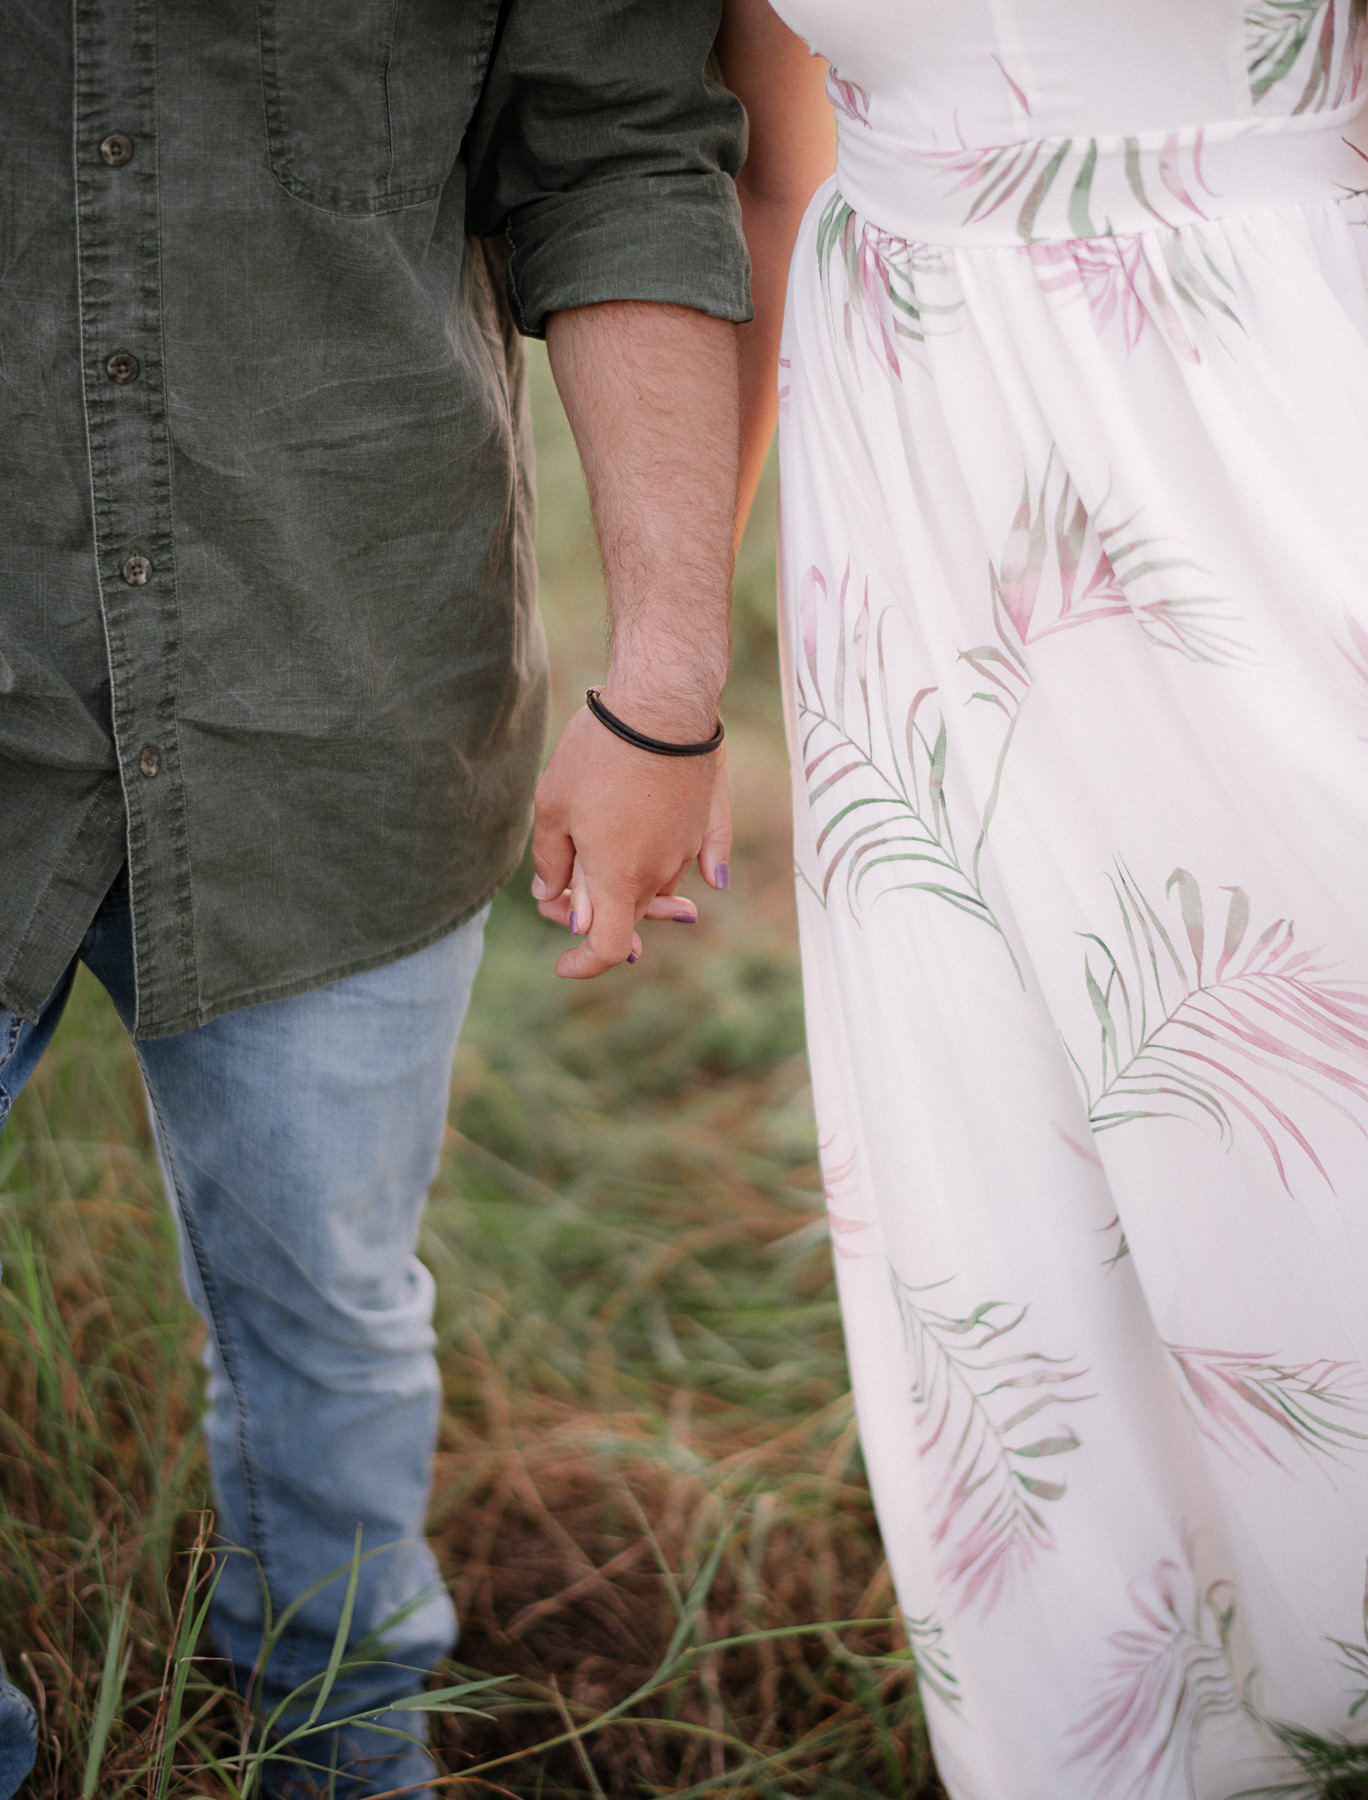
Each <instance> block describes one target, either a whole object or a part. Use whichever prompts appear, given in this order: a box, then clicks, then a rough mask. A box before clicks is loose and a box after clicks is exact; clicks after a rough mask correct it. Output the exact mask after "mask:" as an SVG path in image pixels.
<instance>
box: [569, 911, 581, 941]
mask: <svg viewBox="0 0 1368 1800" xmlns="http://www.w3.org/2000/svg"><path fill="white" fill-rule="evenodd" d="M570 935H571V937H578V936H579V914H578V913H577V912H576V911H575V910H574V908H573V907H572V908H571V909H570Z"/></svg>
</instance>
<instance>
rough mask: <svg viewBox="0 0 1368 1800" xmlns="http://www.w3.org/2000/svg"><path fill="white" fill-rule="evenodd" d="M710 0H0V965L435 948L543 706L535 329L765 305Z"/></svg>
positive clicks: (153, 1006)
mask: <svg viewBox="0 0 1368 1800" xmlns="http://www.w3.org/2000/svg"><path fill="white" fill-rule="evenodd" d="M717 14H718V4H717V0H503V3H502V4H500V0H215V3H214V4H212V5H211V4H209V3H208V0H75V3H74V6H73V5H72V4H67V5H56V4H44V5H33V4H31V0H0V409H2V410H0V496H3V508H0V1005H3V1006H5V1007H8V1008H10V1009H11V1010H12V1011H14V1012H17V1013H19V1014H20V1015H21V1016H23V1017H26V1018H32V1017H34V1016H35V1015H36V1013H37V1011H38V1009H39V1008H40V1007H41V1005H42V1002H43V1001H44V999H45V998H46V996H47V995H48V993H49V992H50V991H51V990H52V988H53V987H54V985H55V984H56V982H57V981H58V979H59V978H60V976H61V973H62V971H63V969H64V968H65V967H66V965H67V963H68V961H69V960H70V958H71V956H72V955H73V954H74V952H75V950H76V948H77V946H78V944H79V942H80V939H81V936H82V934H83V933H84V931H85V929H86V927H87V925H88V924H89V921H90V919H91V917H92V915H93V913H94V911H95V909H96V907H97V906H98V904H99V902H100V899H101V898H102V896H103V894H104V893H105V891H106V890H107V888H108V886H109V884H110V882H111V881H112V879H113V878H114V876H115V875H116V874H117V873H118V870H119V867H120V865H121V864H122V863H123V862H124V860H125V859H126V860H127V863H128V869H129V879H130V883H131V889H132V901H133V920H134V938H135V953H136V959H137V978H138V1031H139V1034H140V1035H143V1036H154V1035H161V1034H165V1033H168V1032H175V1031H182V1030H185V1029H187V1028H189V1027H192V1026H195V1025H198V1024H201V1023H203V1022H204V1021H205V1020H207V1019H210V1018H212V1017H214V1016H215V1015H216V1014H218V1013H221V1012H225V1011H227V1010H228V1009H230V1008H232V1007H238V1006H244V1005H247V1004H249V1003H251V1002H255V1001H262V1000H268V999H274V998H278V997H281V996H283V995H286V994H292V993H298V992H301V991H303V990H305V989H307V988H310V987H313V986H317V985H319V984H321V983H323V982H327V981H332V980H335V979H337V978H338V977H339V976H343V975H347V974H351V973H355V972H357V971H359V970H361V969H365V968H369V967H373V966H376V965H378V964H380V963H383V962H386V961H388V960H390V959H392V958H394V957H396V956H399V955H402V954H404V953H406V952H408V951H411V950H416V949H418V948H420V947H421V946H422V945H424V944H426V943H429V942H431V941H432V940H433V939H435V938H437V937H439V936H440V935H441V934H442V933H443V932H446V931H448V930H450V929H451V928H452V927H453V926H455V925H457V924H459V923H460V921H461V920H462V919H464V918H465V917H467V916H468V915H470V914H471V913H473V912H474V911H475V910H476V909H477V908H478V907H479V906H480V905H481V904H482V903H483V902H484V901H485V900H486V899H487V898H488V896H489V895H490V894H491V893H492V892H493V890H494V889H495V888H496V887H497V886H498V885H499V883H500V882H502V881H503V880H505V879H506V877H507V876H508V874H509V873H510V872H511V869H512V866H513V864H514V863H515V862H516V860H517V857H518V854H519V850H520V847H521V843H522V840H523V837H524V835H525V831H526V825H527V812H528V804H529V798H530V791H531V787H532V782H533V779H534V775H535V771H536V767H537V764H538V761H539V759H540V754H541V749H542V741H543V732H544V688H545V682H544V672H543V657H544V652H543V646H542V638H541V632H540V627H539V625H538V623H537V619H536V614H535V604H534V591H533V589H534V578H533V562H532V540H531V518H532V511H531V508H532V502H531V492H530V480H531V470H530V463H529V455H528V438H527V420H526V411H525V406H524V394H523V378H522V362H521V355H520V344H519V341H518V339H517V335H516V330H515V327H516V328H517V329H521V330H522V331H523V332H530V333H536V332H539V331H540V330H541V329H542V326H543V323H544V321H545V318H546V316H547V314H548V313H550V312H553V311H556V310H558V309H560V308H563V307H573V306H581V305H585V304H588V303H591V302H594V301H600V300H611V299H640V300H659V301H670V302H674V303H678V304H683V305H687V306H693V307H697V308H700V309H701V310H703V311H705V312H710V313H714V314H717V315H720V316H721V317H724V318H730V319H741V318H744V317H746V316H747V313H748V305H749V303H748V296H747V286H746V263H745V252H744V247H743V245H742V242H741V238H740V233H739V225H738V215H737V209H736V202H735V197H734V192H733V188H732V182H731V177H732V176H733V175H734V174H735V172H736V169H737V167H738V164H739V161H740V157H741V154H742V148H743V135H744V121H743V119H742V116H741V112H740V109H739V107H738V106H737V104H736V102H735V101H734V100H733V99H732V98H731V97H730V96H729V95H728V94H727V93H726V92H725V91H724V90H723V89H722V88H721V87H720V86H718V84H717V83H716V82H715V81H714V80H713V79H712V78H711V76H710V74H709V73H708V70H707V66H706V65H707V58H708V55H709V50H710V46H711V42H712V37H713V33H714V31H715V29H716V25H717Z"/></svg>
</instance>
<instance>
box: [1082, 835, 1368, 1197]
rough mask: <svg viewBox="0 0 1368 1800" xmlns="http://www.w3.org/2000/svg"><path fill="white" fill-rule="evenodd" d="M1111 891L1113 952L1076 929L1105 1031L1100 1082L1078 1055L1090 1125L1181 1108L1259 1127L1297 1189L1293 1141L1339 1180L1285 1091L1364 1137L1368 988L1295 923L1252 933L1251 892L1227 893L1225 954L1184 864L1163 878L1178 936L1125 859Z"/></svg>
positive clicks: (1180, 1112)
mask: <svg viewBox="0 0 1368 1800" xmlns="http://www.w3.org/2000/svg"><path fill="white" fill-rule="evenodd" d="M1111 887H1112V892H1113V895H1114V897H1115V900H1116V906H1117V910H1118V913H1119V915H1120V930H1121V936H1120V939H1119V940H1117V948H1116V949H1113V948H1111V946H1110V945H1108V943H1107V942H1106V941H1105V940H1104V939H1103V938H1101V937H1099V936H1098V935H1097V934H1096V933H1094V932H1082V933H1080V936H1082V937H1083V939H1084V940H1085V942H1086V943H1087V944H1088V945H1089V946H1090V948H1089V949H1088V951H1087V953H1086V955H1085V959H1084V982H1085V985H1086V988H1087V993H1088V1000H1089V1003H1090V1006H1091V1009H1092V1012H1093V1016H1094V1019H1095V1021H1096V1024H1097V1032H1098V1036H1097V1044H1096V1050H1095V1067H1096V1070H1097V1073H1096V1074H1095V1076H1094V1077H1093V1078H1092V1079H1091V1080H1090V1079H1089V1077H1088V1076H1087V1075H1086V1074H1085V1073H1084V1071H1083V1067H1082V1063H1081V1062H1080V1060H1079V1058H1078V1057H1077V1056H1074V1054H1073V1052H1072V1051H1070V1053H1069V1054H1070V1056H1071V1057H1072V1058H1073V1062H1074V1067H1075V1069H1076V1070H1077V1071H1078V1074H1079V1077H1080V1079H1081V1081H1082V1083H1083V1088H1084V1094H1085V1097H1086V1099H1087V1103H1088V1109H1089V1118H1090V1119H1091V1122H1092V1128H1093V1130H1094V1131H1095V1132H1103V1131H1114V1130H1117V1129H1119V1128H1120V1127H1122V1126H1125V1125H1130V1124H1132V1123H1134V1122H1136V1121H1137V1120H1141V1119H1157V1118H1176V1119H1185V1120H1188V1121H1194V1122H1201V1123H1204V1124H1205V1125H1207V1126H1208V1127H1209V1128H1211V1129H1212V1130H1214V1131H1215V1132H1216V1133H1217V1134H1218V1135H1219V1136H1221V1137H1222V1138H1228V1137H1229V1136H1230V1135H1231V1134H1232V1133H1233V1132H1234V1131H1235V1129H1236V1127H1237V1124H1238V1125H1242V1126H1244V1127H1247V1128H1248V1129H1250V1130H1252V1131H1253V1132H1254V1133H1255V1135H1256V1136H1257V1137H1258V1139H1259V1141H1260V1142H1261V1143H1262V1144H1263V1146H1264V1148H1265V1149H1266V1150H1267V1152H1268V1154H1269V1156H1270V1157H1271V1158H1272V1160H1273V1163H1274V1166H1275V1167H1276V1168H1277V1171H1278V1175H1279V1178H1280V1180H1281V1181H1282V1183H1283V1186H1284V1187H1285V1188H1287V1189H1288V1191H1289V1192H1290V1191H1291V1184H1290V1182H1289V1179H1288V1173H1287V1159H1288V1156H1289V1154H1290V1153H1291V1152H1292V1151H1294V1150H1295V1151H1296V1152H1297V1153H1299V1155H1300V1156H1301V1157H1303V1158H1304V1159H1305V1160H1306V1161H1307V1162H1309V1163H1310V1164H1311V1166H1312V1167H1313V1168H1314V1169H1315V1170H1316V1171H1317V1173H1318V1174H1319V1175H1320V1176H1321V1178H1322V1179H1323V1180H1324V1181H1325V1182H1326V1183H1327V1184H1330V1177H1329V1175H1328V1174H1327V1173H1326V1169H1325V1165H1324V1163H1323V1162H1322V1161H1321V1159H1320V1156H1319V1155H1318V1154H1317V1152H1316V1149H1315V1146H1314V1145H1313V1144H1312V1142H1311V1139H1310V1137H1309V1136H1308V1135H1307V1132H1306V1131H1305V1130H1304V1129H1303V1127H1302V1126H1301V1125H1300V1124H1298V1122H1297V1120H1296V1119H1295V1118H1294V1117H1293V1116H1292V1115H1291V1113H1290V1112H1289V1111H1288V1110H1287V1106H1288V1105H1289V1104H1290V1102H1287V1101H1285V1100H1284V1099H1283V1098H1280V1094H1281V1093H1282V1091H1283V1090H1285V1089H1286V1088H1287V1087H1292V1088H1295V1089H1297V1090H1299V1091H1300V1092H1301V1094H1302V1095H1304V1096H1306V1095H1309V1096H1312V1097H1313V1098H1314V1099H1315V1101H1316V1102H1317V1104H1318V1105H1322V1106H1328V1107H1330V1108H1332V1109H1333V1110H1334V1111H1336V1112H1338V1113H1339V1114H1340V1115H1341V1116H1342V1117H1344V1118H1345V1119H1347V1120H1348V1121H1349V1122H1350V1124H1351V1125H1353V1127H1354V1129H1355V1130H1356V1131H1358V1132H1360V1133H1361V1134H1362V1135H1364V1136H1365V1137H1368V1129H1365V1126H1364V1123H1363V1118H1362V1114H1363V1111H1364V1108H1365V1105H1368V990H1366V989H1364V988H1363V987H1362V986H1360V985H1359V984H1357V983H1353V982H1346V981H1341V980H1337V979H1335V978H1334V977H1333V976H1332V974H1331V971H1330V969H1329V967H1328V966H1327V965H1326V964H1324V963H1321V962H1318V961H1317V960H1316V957H1315V955H1314V954H1313V953H1311V952H1308V951H1304V950H1299V949H1298V948H1297V945H1296V940H1295V937H1294V935H1293V927H1292V922H1291V920H1289V919H1275V920H1274V921H1273V922H1272V924H1271V925H1269V926H1267V927H1266V928H1265V929H1264V931H1263V932H1262V933H1261V934H1260V935H1259V936H1258V937H1257V938H1255V939H1254V940H1253V942H1252V943H1251V942H1250V904H1249V899H1248V897H1247V895H1246V894H1245V892H1244V890H1243V889H1242V888H1238V887H1231V888H1225V889H1223V890H1222V891H1223V892H1224V893H1226V894H1228V896H1229V899H1228V902H1227V905H1226V916H1225V925H1224V932H1223V938H1222V941H1221V944H1220V948H1219V950H1217V949H1216V948H1215V947H1214V946H1212V947H1208V945H1207V941H1206V923H1205V908H1204V904H1203V900H1202V893H1201V889H1200V887H1199V885H1198V883H1197V881H1196V880H1195V878H1194V877H1193V876H1192V875H1191V874H1189V873H1188V871H1187V870H1186V869H1175V870H1174V872H1173V874H1172V875H1171V876H1170V877H1169V879H1168V882H1167V884H1166V886H1165V896H1166V899H1167V900H1169V901H1170V902H1172V901H1174V900H1176V902H1177V907H1178V911H1179V914H1180V917H1181V921H1182V931H1181V933H1177V932H1176V931H1170V929H1169V925H1168V924H1167V923H1166V922H1165V920H1164V918H1163V917H1162V916H1161V915H1160V912H1159V910H1158V909H1157V908H1156V907H1155V906H1154V905H1153V904H1152V903H1151V902H1150V900H1149V899H1147V898H1146V896H1145V895H1144V894H1143V893H1142V892H1141V891H1140V889H1139V887H1138V886H1137V884H1136V882H1135V881H1134V879H1133V878H1132V877H1131V875H1130V874H1129V872H1128V871H1127V870H1126V869H1125V868H1124V866H1118V871H1117V874H1116V875H1115V876H1114V877H1113V878H1112V880H1111ZM1180 938H1181V941H1182V942H1183V944H1184V946H1185V947H1184V948H1183V949H1180V948H1179V940H1180ZM1330 1185H1333V1184H1330Z"/></svg>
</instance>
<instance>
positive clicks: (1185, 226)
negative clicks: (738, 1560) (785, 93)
mask: <svg viewBox="0 0 1368 1800" xmlns="http://www.w3.org/2000/svg"><path fill="white" fill-rule="evenodd" d="M779 10H780V11H781V12H782V13H783V15H784V16H785V17H786V18H787V19H788V21H789V22H790V23H791V24H792V25H793V26H794V28H795V29H797V30H798V31H799V32H801V33H802V34H803V36H804V37H805V38H806V39H807V40H808V41H809V43H810V44H811V45H812V46H813V47H814V49H816V50H818V51H820V52H821V53H822V54H823V55H825V56H828V57H830V58H831V59H832V61H833V63H834V65H835V67H834V71H833V75H832V78H831V84H830V85H831V93H832V98H833V100H834V102H835V104H836V105H837V107H838V109H839V113H840V128H841V155H840V165H839V169H838V173H837V175H836V177H835V179H834V181H833V182H832V183H831V184H829V185H828V187H826V188H825V189H824V190H823V191H821V192H820V193H819V194H818V196H817V198H816V200H815V201H814V203H813V206H812V209H811V210H810V212H809V215H808V218H807V221H806V224H805V227H804V230H803V233H802V235H801V238H800V241H799V245H798V249H797V254H796V259H795V264H794V270H793V275H792V280H791V286H790V296H789V310H788V319H787V324H786V333H785V349H784V369H783V372H782V376H781V384H782V387H783V389H784V393H783V398H782V405H783V418H782V423H781V494H782V499H781V511H782V522H783V525H782V544H783V582H782V586H783V614H784V621H785V625H784V634H783V641H784V650H785V656H786V699H787V706H788V713H789V731H790V737H791V743H792V748H793V757H794V766H795V796H796V803H797V806H796V812H797V833H796V836H797V863H798V885H799V911H800V916H801V928H802V937H803V951H804V961H805V974H806V981H807V988H808V1007H809V1035H810V1047H811V1058H812V1065H813V1076H814V1081H815V1086H816V1092H817V1103H818V1117H819V1126H820V1132H821V1138H822V1153H823V1167H824V1174H825V1179H826V1184H827V1193H828V1199H829V1204H830V1210H831V1225H832V1230H833V1241H834V1246H835V1250H836V1253H837V1260H838V1271H839V1278H840V1284H841V1293H842V1301H843V1305H844V1312H845V1320H846V1329H847V1334H848V1342H849V1350H850V1358H851V1364H852V1368H853V1375H854V1383H855V1392H856V1399H857V1405H858V1411H859V1416H860V1422H861V1428H862V1436H863V1442H864V1448H865V1455H866V1460H867V1463H868V1467H869V1471H870V1475H871V1479H872V1483H873V1489H874V1495H875V1499H876V1502H877V1506H878V1511H879V1517H880V1521H881V1524H882V1529H883V1534H884V1538H885V1541H886V1544H887V1547H888V1552H889V1556H890V1558H891V1562H892V1567H893V1571H894V1577H895V1581H896V1586H897V1592H898V1596H899V1600H900V1604H901V1607H902V1610H903V1613H904V1615H905V1618H906V1624H907V1629H908V1632H909V1636H910V1641H911V1645H912V1649H913V1652H914V1654H915V1656H916V1658H917V1662H918V1665H919V1668H920V1671H921V1676H922V1686H923V1692H924V1696H925V1701H926V1706H927V1711H928V1716H929V1719H930V1724H931V1729H932V1735H933V1742H934V1746H935V1749H936V1753H937V1758H938V1762H939V1766H940V1768H941V1772H942V1775H943V1778H944V1780H945V1782H946V1784H947V1786H948V1788H949V1790H950V1792H951V1794H952V1795H953V1796H955V1800H1181V1797H1188V1796H1194V1795H1195V1796H1197V1797H1198V1800H1227V1797H1229V1796H1233V1795H1235V1794H1237V1793H1239V1792H1240V1791H1241V1790H1242V1789H1247V1788H1250V1787H1254V1786H1258V1785H1260V1784H1266V1783H1269V1782H1273V1781H1276V1780H1279V1779H1283V1778H1285V1777H1286V1775H1287V1771H1288V1768H1289V1765H1288V1763H1287V1761H1286V1758H1285V1757H1284V1756H1283V1754H1282V1753H1281V1752H1280V1750H1279V1746H1278V1739H1277V1737H1276V1734H1275V1727H1276V1726H1278V1725H1279V1724H1292V1725H1295V1726H1297V1727H1300V1728H1302V1729H1304V1730H1307V1731H1310V1732H1313V1733H1316V1734H1318V1735H1321V1736H1335V1735H1337V1734H1345V1735H1348V1736H1350V1737H1355V1736H1356V1737H1357V1738H1358V1739H1360V1740H1363V1739H1368V1620H1366V1619H1365V1598H1364V1581H1365V1565H1368V200H1365V196H1364V193H1363V190H1364V189H1365V188H1368V126H1365V122H1364V118H1363V113H1362V104H1361V102H1360V100H1359V98H1358V97H1357V96H1358V95H1359V93H1360V76H1361V67H1360V64H1361V57H1362V51H1363V32H1362V28H1363V24H1364V18H1363V5H1362V0H1248V3H1247V4H1244V5H1241V4H1240V0H1143V3H1141V0H954V3H953V4H949V3H948V0H839V3H837V0H780V5H779ZM1365 97H1368V96H1365Z"/></svg>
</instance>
